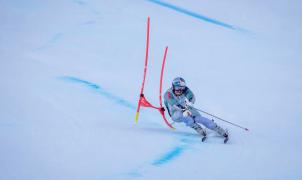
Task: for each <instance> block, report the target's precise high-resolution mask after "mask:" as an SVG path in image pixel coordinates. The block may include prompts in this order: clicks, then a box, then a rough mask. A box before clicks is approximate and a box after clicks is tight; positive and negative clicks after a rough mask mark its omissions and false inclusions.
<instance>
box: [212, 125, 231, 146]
mask: <svg viewBox="0 0 302 180" xmlns="http://www.w3.org/2000/svg"><path fill="white" fill-rule="evenodd" d="M214 131H216V132H217V133H218V134H219V135H221V136H223V137H224V141H223V142H224V143H227V142H228V140H229V133H228V131H227V130H224V129H222V128H221V127H219V126H218V125H216V127H215V129H214Z"/></svg>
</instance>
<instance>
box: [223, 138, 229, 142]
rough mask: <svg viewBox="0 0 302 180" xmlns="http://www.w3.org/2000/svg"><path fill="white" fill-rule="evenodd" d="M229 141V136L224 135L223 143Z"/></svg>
mask: <svg viewBox="0 0 302 180" xmlns="http://www.w3.org/2000/svg"><path fill="white" fill-rule="evenodd" d="M228 141H229V136H227V137H224V140H223V143H224V144H226V143H227V142H228Z"/></svg>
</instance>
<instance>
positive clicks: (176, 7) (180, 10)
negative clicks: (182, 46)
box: [148, 0, 246, 31]
mask: <svg viewBox="0 0 302 180" xmlns="http://www.w3.org/2000/svg"><path fill="white" fill-rule="evenodd" d="M148 1H150V2H152V3H155V4H158V5H160V6H163V7H166V8H169V9H172V10H174V11H177V12H179V13H182V14H185V15H188V16H191V17H194V18H197V19H199V20H202V21H206V22H209V23H212V24H215V25H218V26H222V27H225V28H228V29H232V30H237V31H246V30H243V29H242V28H239V27H235V26H233V25H230V24H227V23H224V22H221V21H218V20H216V19H212V18H209V17H206V16H204V15H201V14H198V13H196V12H193V11H190V10H187V9H184V8H181V7H178V6H175V5H173V4H169V3H166V2H163V1H160V0H148Z"/></svg>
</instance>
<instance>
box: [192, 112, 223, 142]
mask: <svg viewBox="0 0 302 180" xmlns="http://www.w3.org/2000/svg"><path fill="white" fill-rule="evenodd" d="M194 120H195V121H196V122H198V123H201V124H202V125H204V126H205V127H207V128H209V129H211V130H213V131H215V132H217V133H218V134H219V135H221V136H225V137H226V136H227V132H226V131H225V130H224V129H223V128H221V127H220V126H218V125H217V124H216V123H215V122H214V121H212V120H210V119H208V118H206V117H202V116H201V115H199V116H195V118H194Z"/></svg>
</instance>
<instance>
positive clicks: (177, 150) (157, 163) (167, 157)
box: [152, 146, 185, 166]
mask: <svg viewBox="0 0 302 180" xmlns="http://www.w3.org/2000/svg"><path fill="white" fill-rule="evenodd" d="M184 150H185V147H184V146H177V147H175V148H173V149H172V150H171V151H169V152H167V153H166V154H164V155H163V156H162V157H160V158H159V159H157V160H155V161H154V162H153V163H152V165H154V166H160V165H163V164H166V163H168V162H170V161H172V160H173V159H175V158H176V157H178V156H180V155H181V154H182V153H183V151H184Z"/></svg>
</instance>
